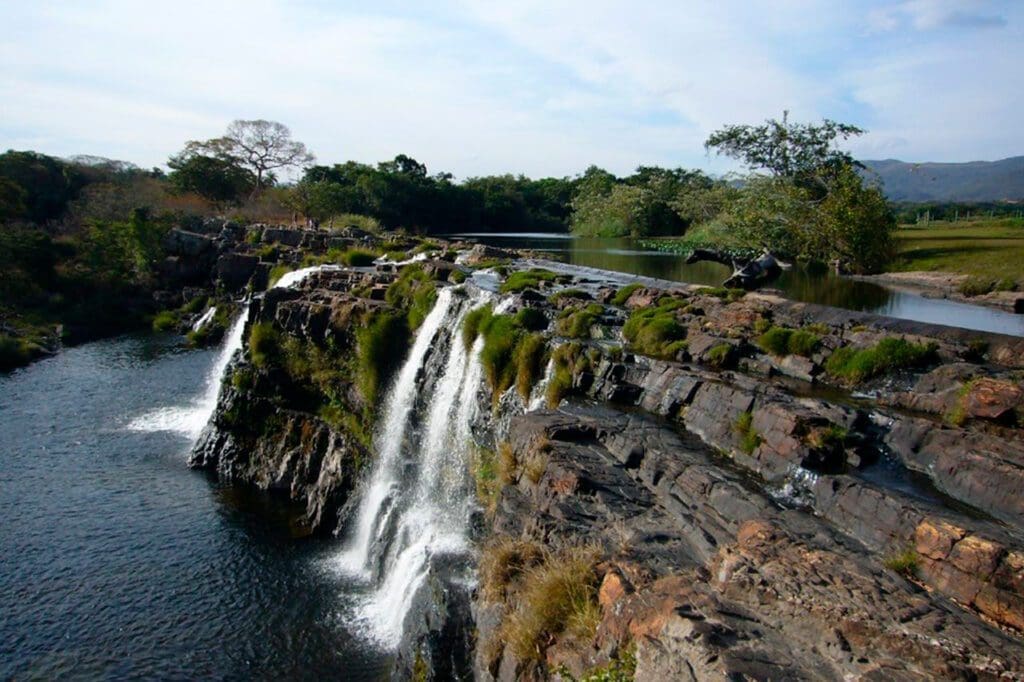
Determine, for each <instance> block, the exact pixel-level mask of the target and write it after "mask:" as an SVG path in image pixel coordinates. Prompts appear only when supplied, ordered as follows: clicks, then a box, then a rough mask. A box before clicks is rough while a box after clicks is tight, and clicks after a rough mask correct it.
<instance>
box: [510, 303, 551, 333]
mask: <svg viewBox="0 0 1024 682" xmlns="http://www.w3.org/2000/svg"><path fill="white" fill-rule="evenodd" d="M516 324H517V325H519V326H520V327H522V328H523V329H525V330H527V331H531V332H542V331H544V330H545V329H547V328H548V317H547V315H545V314H544V311H543V310H541V309H539V308H523V309H522V310H520V311H519V312H517V313H516Z"/></svg>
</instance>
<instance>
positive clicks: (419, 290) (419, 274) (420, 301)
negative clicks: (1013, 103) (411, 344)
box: [385, 263, 437, 331]
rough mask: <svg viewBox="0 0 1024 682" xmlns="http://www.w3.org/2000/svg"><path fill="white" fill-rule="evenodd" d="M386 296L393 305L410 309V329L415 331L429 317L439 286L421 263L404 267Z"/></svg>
mask: <svg viewBox="0 0 1024 682" xmlns="http://www.w3.org/2000/svg"><path fill="white" fill-rule="evenodd" d="M385 298H386V300H387V302H388V303H390V304H391V305H393V306H395V307H397V308H401V309H403V310H407V311H408V317H409V329H411V330H413V331H415V330H417V329H419V327H420V325H421V324H423V320H425V319H427V315H429V314H430V311H431V309H432V308H433V307H434V302H435V301H437V286H436V285H435V283H434V281H433V279H431V277H430V275H428V274H427V273H426V271H425V270H424V269H423V266H421V265H420V264H419V263H410V264H409V265H406V266H404V267H403V268H402V271H401V272H400V273H399V275H398V279H396V280H395V281H394V282H392V283H391V286H389V287H388V291H387V294H386V295H385Z"/></svg>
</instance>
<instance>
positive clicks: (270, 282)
mask: <svg viewBox="0 0 1024 682" xmlns="http://www.w3.org/2000/svg"><path fill="white" fill-rule="evenodd" d="M294 269H295V268H293V267H292V266H291V265H284V264H281V265H275V266H274V267H272V268H270V273H269V274H268V275H267V288H268V289H269V288H271V287H272V286H274V285H275V284H277V281H278V280H279V279H281V278H282V277H284V276H285V275H287V274H288V273H289V272H291V271H292V270H294Z"/></svg>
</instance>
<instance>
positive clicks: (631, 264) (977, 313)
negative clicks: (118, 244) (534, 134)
mask: <svg viewBox="0 0 1024 682" xmlns="http://www.w3.org/2000/svg"><path fill="white" fill-rule="evenodd" d="M452 236H453V237H464V238H466V239H470V240H472V241H478V242H481V243H485V244H490V245H492V246H501V247H506V248H520V249H536V250H540V251H545V252H548V253H551V254H554V255H557V256H560V257H562V258H563V259H564V260H565V262H567V263H572V264H573V265H584V266H587V267H592V268H602V269H605V270H615V271H617V272H624V273H628V274H634V275H643V276H645V277H657V278H660V279H667V280H673V281H676V282H687V283H690V284H707V285H710V286H719V285H721V283H722V282H723V281H724V280H725V279H726V278H727V277H728V276H729V275H731V274H732V272H731V270H730V269H729V268H727V267H726V266H724V265H721V264H719V263H709V262H701V263H694V264H693V265H687V264H686V262H685V260H684V259H683V258H682V257H681V256H677V255H675V254H668V253H662V252H659V251H652V250H649V249H645V248H643V247H642V246H640V245H639V244H638V243H637V242H636V241H635V240H632V239H600V238H582V237H581V238H576V237H571V236H569V235H565V234H542V233H509V234H466V235H452ZM772 287H773V288H775V289H779V290H780V291H782V293H783V294H784V295H785V296H786V297H787V298H791V299H793V300H796V301H804V302H807V303H820V304H823V305H831V306H836V307H838V308H846V309H848V310H859V311H864V312H871V313H877V314H879V315H889V316H891V317H898V318H903V319H907V320H916V321H918V322H930V323H933V324H946V325H950V326H954V327H963V328H965V329H977V330H980V331H989V332H997V333H1000V334H1012V335H1014V336H1024V315H1014V314H1012V313H1008V312H1002V311H999V310H993V309H991V308H985V307H982V306H975V305H969V304H966V303H959V302H956V301H947V300H943V299H933V298H925V297H923V296H918V295H916V294H912V293H907V292H901V291H893V290H891V289H887V288H885V287H881V286H878V285H877V284H872V283H869V282H859V281H856V280H851V279H847V278H844V277H838V276H836V275H835V274H832V273H830V272H821V273H812V272H809V271H808V270H806V269H804V268H800V267H794V268H793V269H791V270H789V271H787V272H784V273H782V275H781V276H780V277H779V279H778V280H776V281H775V282H774V283H773V284H772Z"/></svg>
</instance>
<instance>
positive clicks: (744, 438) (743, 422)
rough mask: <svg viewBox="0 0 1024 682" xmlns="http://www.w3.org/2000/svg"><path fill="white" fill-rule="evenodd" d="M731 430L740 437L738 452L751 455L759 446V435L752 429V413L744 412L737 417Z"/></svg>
mask: <svg viewBox="0 0 1024 682" xmlns="http://www.w3.org/2000/svg"><path fill="white" fill-rule="evenodd" d="M733 429H734V430H735V431H736V433H737V435H739V437H740V450H742V451H743V452H745V453H746V454H748V455H749V454H751V453H752V452H754V450H756V449H757V446H759V445H760V444H761V434H759V433H758V432H757V431H756V430H755V429H754V415H753V414H752V413H750V412H744V413H743V414H741V415H740V416H739V417H737V418H736V423H735V424H733Z"/></svg>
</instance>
